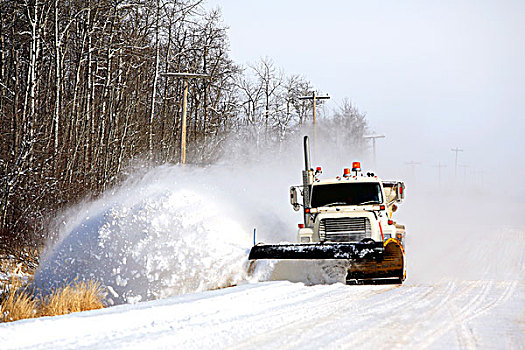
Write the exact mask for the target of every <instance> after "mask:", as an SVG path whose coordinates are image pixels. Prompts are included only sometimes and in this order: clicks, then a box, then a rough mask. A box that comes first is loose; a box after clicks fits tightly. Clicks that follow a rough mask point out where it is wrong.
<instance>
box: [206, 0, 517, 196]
mask: <svg viewBox="0 0 525 350" xmlns="http://www.w3.org/2000/svg"><path fill="white" fill-rule="evenodd" d="M208 3H209V5H210V6H216V7H219V8H221V9H222V14H223V17H224V22H225V23H226V24H227V25H228V26H229V27H230V29H229V35H230V42H231V54H232V57H233V58H234V59H235V60H236V61H238V62H255V61H256V60H257V59H259V58H260V57H266V56H268V57H271V58H272V59H273V60H274V61H275V63H276V65H277V66H280V67H282V68H283V69H285V70H286V71H288V72H291V73H297V74H307V75H308V77H309V78H311V80H312V83H313V84H314V86H315V88H316V89H318V90H319V92H320V93H329V94H330V96H331V97H332V98H331V100H329V101H328V102H327V103H326V104H325V106H324V108H325V109H326V110H329V109H331V108H335V107H336V106H337V105H338V104H339V103H340V101H341V100H342V98H344V97H349V98H350V99H351V100H352V102H354V103H355V104H356V105H357V106H358V107H359V109H360V110H362V111H365V112H366V113H367V119H368V121H369V123H370V125H371V127H372V129H373V130H374V131H375V132H377V133H380V134H385V135H386V138H385V139H379V140H378V141H377V151H378V152H377V159H378V164H379V165H380V166H385V167H386V168H387V169H396V174H399V171H400V170H403V176H404V177H405V178H407V177H408V176H409V175H410V169H409V167H408V166H406V165H405V163H406V162H411V161H415V162H420V163H421V164H420V165H418V166H417V167H416V175H417V178H418V181H423V179H429V180H430V179H431V180H432V181H438V170H437V168H435V167H434V166H436V165H438V164H440V163H441V164H443V165H446V166H447V167H446V168H442V176H443V179H445V180H453V176H454V172H455V171H454V153H453V152H451V148H455V147H460V148H462V149H463V150H464V152H462V153H461V154H460V155H459V164H460V165H461V166H462V167H461V168H460V169H459V170H458V172H459V176H460V179H459V180H460V181H463V178H464V177H465V175H464V174H466V182H467V183H468V182H475V183H478V184H479V183H481V184H483V187H491V188H494V187H495V186H496V187H497V188H498V189H497V192H502V191H504V192H506V193H507V194H508V195H512V196H514V197H515V198H523V196H525V190H524V186H523V184H522V181H521V178H523V177H524V176H525V170H524V169H525V168H524V165H523V163H524V162H523V160H524V157H523V150H524V149H525V141H524V138H523V132H524V131H525V118H524V111H525V99H523V96H525V69H524V67H523V62H525V46H524V45H523V37H525V23H524V22H523V18H524V17H525V3H524V2H523V1H512V0H505V1H497V2H494V1H486V0H485V1H475V2H473V1H465V0H460V1H438V2H436V1H423V2H421V1H408V0H405V1H395V2H386V3H385V2H384V1H366V2H362V1H331V2H329V3H327V4H323V5H320V4H319V3H318V2H314V1H286V2H282V1H276V0H269V1H263V2H256V3H253V2H245V1H235V0H224V1H215V0H210V1H208ZM394 175H395V174H394ZM502 175H504V176H506V180H505V181H504V183H503V184H502V182H501V181H500V180H499V179H500V176H502Z"/></svg>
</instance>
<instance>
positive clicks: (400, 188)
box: [396, 182, 405, 202]
mask: <svg viewBox="0 0 525 350" xmlns="http://www.w3.org/2000/svg"><path fill="white" fill-rule="evenodd" d="M396 197H397V201H398V202H401V201H402V200H403V199H405V184H404V183H403V182H398V183H397V187H396Z"/></svg>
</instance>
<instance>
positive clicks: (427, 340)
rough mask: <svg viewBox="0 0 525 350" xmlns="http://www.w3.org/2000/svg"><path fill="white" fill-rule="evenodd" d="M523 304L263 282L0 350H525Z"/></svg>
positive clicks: (92, 316) (45, 322)
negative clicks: (464, 349) (395, 349)
mask: <svg viewBox="0 0 525 350" xmlns="http://www.w3.org/2000/svg"><path fill="white" fill-rule="evenodd" d="M524 297H525V285H524V283H523V281H518V280H513V281H489V280H480V281H448V282H447V281H443V282H440V283H437V284H434V285H428V284H410V283H408V284H405V285H403V286H345V285H342V284H335V285H317V286H310V287H308V286H304V285H303V284H301V283H291V282H284V281H281V282H265V283H259V284H248V285H243V286H238V287H233V288H226V289H221V290H216V291H209V292H204V293H196V294H189V295H184V296H179V297H173V298H170V299H166V300H158V301H151V302H146V303H140V304H136V305H121V306H116V307H113V308H109V309H104V310H96V311H90V312H85V313H77V314H72V315H67V316H60V317H48V318H42V319H35V320H24V321H19V322H15V323H11V324H2V325H0V343H1V344H2V348H3V349H15V348H32V349H59V348H66V349H67V348H77V349H82V348H106V349H116V348H125V349H130V348H137V349H145V348H148V349H151V348H180V349H205V348H208V349H211V348H214V349H215V348H229V349H231V348H240V349H246V348H251V349H258V348H274V349H277V348H295V349H319V348H327V349H337V348H350V349H351V348H369V349H378V348H395V347H398V348H407V347H409V348H417V349H421V348H426V347H431V348H432V347H436V348H506V349H512V348H514V349H519V348H523V346H524V344H525V336H524V332H523V331H524V329H523V327H524V324H523V321H524V319H523V305H524V302H525V300H524ZM517 311H519V312H517Z"/></svg>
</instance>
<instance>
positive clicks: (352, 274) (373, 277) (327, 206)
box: [249, 136, 406, 284]
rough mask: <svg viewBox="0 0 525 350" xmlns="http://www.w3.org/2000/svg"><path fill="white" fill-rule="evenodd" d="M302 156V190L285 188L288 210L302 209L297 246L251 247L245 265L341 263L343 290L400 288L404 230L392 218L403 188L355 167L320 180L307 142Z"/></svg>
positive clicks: (357, 165)
mask: <svg viewBox="0 0 525 350" xmlns="http://www.w3.org/2000/svg"><path fill="white" fill-rule="evenodd" d="M304 153H305V170H304V171H303V185H301V186H292V187H291V188H290V203H291V204H292V206H293V208H294V209H295V210H296V211H299V210H300V208H301V207H302V208H303V215H304V223H303V224H299V231H298V236H297V241H298V242H297V243H285V244H282V243H281V244H256V245H255V246H254V247H253V248H252V249H251V251H250V256H249V259H250V260H257V259H345V260H349V261H350V262H351V263H350V264H348V266H349V267H348V271H347V276H346V282H347V283H349V284H354V283H402V282H403V281H404V279H405V276H406V273H405V251H404V241H405V227H404V226H403V225H400V224H398V223H396V222H395V221H394V220H393V218H392V215H393V213H394V212H395V211H396V210H397V204H398V203H400V202H401V201H402V200H403V199H404V193H405V185H404V183H403V182H401V181H383V180H381V179H380V178H378V177H377V176H376V175H375V174H373V173H370V172H368V173H366V174H364V173H363V172H362V171H361V165H360V163H359V162H354V163H353V165H352V168H351V169H350V168H346V169H344V170H343V174H342V176H337V177H336V178H332V179H320V175H321V174H322V171H321V168H320V167H318V168H317V169H316V170H314V169H312V168H311V166H310V154H309V145H308V137H307V136H305V138H304ZM299 194H301V196H302V202H303V203H302V204H300V203H299V200H298V197H299Z"/></svg>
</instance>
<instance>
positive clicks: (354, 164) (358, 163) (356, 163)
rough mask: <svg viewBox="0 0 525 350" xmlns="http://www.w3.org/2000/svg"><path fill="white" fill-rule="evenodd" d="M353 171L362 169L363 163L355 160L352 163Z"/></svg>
mask: <svg viewBox="0 0 525 350" xmlns="http://www.w3.org/2000/svg"><path fill="white" fill-rule="evenodd" d="M352 171H361V163H360V162H353V163H352Z"/></svg>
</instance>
